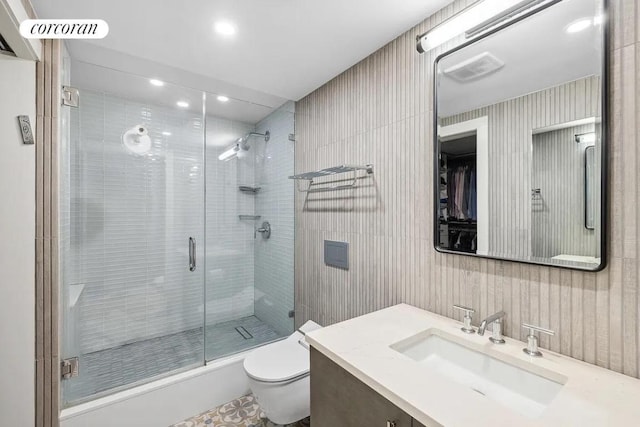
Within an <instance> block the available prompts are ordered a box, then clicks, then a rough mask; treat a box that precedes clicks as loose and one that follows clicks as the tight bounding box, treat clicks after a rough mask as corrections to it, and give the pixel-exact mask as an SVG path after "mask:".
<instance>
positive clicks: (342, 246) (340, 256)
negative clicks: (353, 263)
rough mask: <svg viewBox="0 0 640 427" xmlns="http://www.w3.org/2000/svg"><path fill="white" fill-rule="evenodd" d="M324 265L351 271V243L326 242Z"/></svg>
mask: <svg viewBox="0 0 640 427" xmlns="http://www.w3.org/2000/svg"><path fill="white" fill-rule="evenodd" d="M324 263H325V264H326V265H329V266H331V267H338V268H342V269H344V270H348V269H349V243H347V242H335V241H333V240H325V241H324Z"/></svg>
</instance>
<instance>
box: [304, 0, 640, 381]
mask: <svg viewBox="0 0 640 427" xmlns="http://www.w3.org/2000/svg"><path fill="white" fill-rule="evenodd" d="M471 3H472V0H460V1H456V2H454V3H453V4H451V5H449V6H447V7H446V8H444V9H443V10H441V11H439V12H438V13H436V14H434V15H433V16H431V17H429V18H428V19H426V20H425V21H424V22H422V23H420V24H419V25H417V26H416V27H415V28H413V29H411V30H409V31H408V32H406V33H405V34H403V35H401V36H400V37H398V38H397V39H396V40H394V41H392V42H391V43H389V44H388V45H386V46H385V47H383V48H381V49H380V50H378V51H377V52H375V53H374V54H372V55H371V56H369V57H368V58H366V59H364V60H363V61H361V62H360V63H358V64H356V65H355V66H354V67H352V68H351V69H349V70H347V71H345V72H344V73H342V74H341V75H339V76H338V77H336V78H335V79H333V80H332V81H330V82H329V83H327V84H326V85H324V86H322V87H321V88H319V89H318V90H316V91H314V92H313V93H311V94H309V95H308V96H307V97H305V98H304V99H302V100H301V101H300V102H298V103H297V104H296V139H297V143H296V162H295V168H296V172H298V173H299V172H305V171H309V170H315V169H318V168H323V167H329V166H335V165H340V164H345V163H354V164H364V163H373V164H374V168H375V173H374V175H373V176H372V177H371V178H370V179H368V180H367V182H366V183H364V182H363V185H364V187H363V188H360V189H358V190H354V191H352V192H346V193H345V192H343V193H342V194H333V195H331V196H329V197H327V196H326V193H325V196H323V198H321V197H313V198H312V197H311V196H309V197H307V198H305V197H304V195H297V196H296V270H295V272H296V276H295V283H296V324H301V323H302V322H303V321H305V320H307V319H309V318H311V319H314V320H316V321H318V322H320V323H321V324H324V325H327V324H331V323H334V322H338V321H341V320H345V319H348V318H351V317H354V316H358V315H361V314H364V313H367V312H371V311H373V310H377V309H380V308H383V307H386V306H390V305H393V304H396V303H400V302H407V303H409V304H413V305H415V306H418V307H422V308H425V309H427V310H430V311H433V312H436V313H439V314H442V315H445V316H448V317H452V318H457V319H460V317H459V314H458V313H455V312H454V310H453V309H452V305H453V304H456V303H461V304H464V305H469V306H472V307H474V308H476V310H477V311H478V312H477V313H476V316H475V318H476V319H481V318H483V317H484V316H486V315H487V314H490V313H493V312H495V311H498V310H500V309H504V310H505V311H506V312H507V315H508V318H507V322H506V328H505V329H506V331H505V332H506V334H507V335H508V336H511V337H515V338H519V339H524V338H525V333H524V332H523V331H522V328H521V327H520V323H521V322H524V321H526V322H530V323H534V324H539V325H541V326H545V327H549V328H551V329H553V330H555V331H556V332H557V334H556V336H554V337H546V336H543V337H541V345H542V346H543V347H545V348H550V349H552V350H554V351H558V352H560V353H563V354H566V355H570V356H572V357H575V358H577V359H581V360H585V361H587V362H590V363H595V364H597V365H600V366H603V367H606V368H610V369H613V370H615V371H619V372H623V373H625V374H628V375H631V376H634V377H638V376H639V368H640V366H639V365H640V356H639V349H638V345H639V343H640V336H639V331H640V329H639V326H638V324H639V320H640V319H639V315H640V309H639V301H638V273H639V271H638V269H639V268H640V253H639V249H640V248H639V241H638V221H639V219H640V210H639V209H638V208H639V207H638V187H639V186H640V175H639V174H638V167H637V162H638V146H637V144H636V139H637V136H638V135H639V134H640V124H638V123H640V105H638V103H639V100H640V93H639V92H638V91H639V89H638V88H639V87H640V86H639V83H640V82H639V77H640V26H639V25H638V23H639V22H640V0H635V1H634V0H612V1H611V2H610V5H611V11H610V17H611V20H612V46H611V53H610V59H611V65H610V92H609V96H610V103H611V106H610V114H611V117H610V119H611V129H610V132H609V135H608V136H609V138H608V147H609V150H610V151H609V153H610V160H609V172H608V180H609V197H610V200H609V203H608V206H607V210H608V212H609V222H608V226H607V235H608V239H609V244H608V249H609V254H608V267H607V268H606V269H605V270H604V271H601V272H598V273H587V272H580V271H571V270H563V269H558V268H550V267H543V266H534V265H526V264H518V263H512V262H506V261H495V260H487V259H476V258H471V257H466V256H459V255H449V254H441V253H438V252H436V251H435V250H434V248H433V231H432V228H433V227H432V224H433V206H432V194H431V188H432V179H433V178H432V176H433V174H432V164H433V161H432V160H433V157H432V156H433V149H432V144H433V141H432V129H433V119H432V117H433V116H432V114H433V111H432V109H433V95H432V87H433V86H432V84H433V80H432V78H433V76H432V70H433V68H432V66H433V62H434V60H435V58H436V57H437V56H438V55H440V54H441V53H444V52H445V51H447V50H449V49H451V48H452V47H454V43H448V44H447V45H445V46H442V47H440V48H438V49H436V50H434V51H432V52H429V53H427V54H423V55H419V54H418V53H417V52H416V48H415V43H416V36H417V35H418V34H421V33H424V32H426V31H427V30H429V29H430V28H433V27H434V26H436V25H437V24H438V23H441V22H443V21H444V20H445V19H447V18H449V17H451V16H452V15H454V14H455V13H456V12H458V11H460V10H462V9H463V8H464V7H465V6H467V5H469V4H471ZM320 194H322V193H320ZM323 239H333V240H346V241H349V243H350V250H351V254H350V256H351V259H350V262H351V269H350V270H349V271H343V270H338V269H332V268H329V267H326V266H325V265H324V263H323V260H322V241H323Z"/></svg>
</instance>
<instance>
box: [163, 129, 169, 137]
mask: <svg viewBox="0 0 640 427" xmlns="http://www.w3.org/2000/svg"><path fill="white" fill-rule="evenodd" d="M162 134H163V135H164V136H171V132H167V131H166V130H165V131H164V132H162Z"/></svg>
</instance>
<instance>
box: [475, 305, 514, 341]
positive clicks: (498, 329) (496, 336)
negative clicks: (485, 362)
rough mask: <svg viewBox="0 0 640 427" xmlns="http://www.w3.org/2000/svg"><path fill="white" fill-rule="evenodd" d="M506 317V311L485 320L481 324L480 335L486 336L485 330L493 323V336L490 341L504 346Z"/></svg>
mask: <svg viewBox="0 0 640 427" xmlns="http://www.w3.org/2000/svg"><path fill="white" fill-rule="evenodd" d="M506 315H507V313H505V312H504V311H499V312H497V313H495V314H492V315H491V316H489V317H487V318H486V319H484V320H483V321H482V322H481V323H480V327H479V328H478V335H480V336H482V335H484V330H485V329H486V328H487V325H490V324H491V323H493V327H492V329H491V331H492V334H491V335H492V336H490V337H489V341H491V342H492V343H494V344H504V343H505V341H504V338H503V336H502V318H503V317H505V316H506Z"/></svg>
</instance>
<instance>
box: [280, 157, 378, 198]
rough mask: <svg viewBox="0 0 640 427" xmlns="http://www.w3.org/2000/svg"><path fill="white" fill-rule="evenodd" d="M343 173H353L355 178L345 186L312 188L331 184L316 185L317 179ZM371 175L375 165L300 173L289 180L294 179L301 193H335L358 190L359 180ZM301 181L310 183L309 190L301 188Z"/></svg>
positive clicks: (338, 167) (349, 166) (345, 166)
mask: <svg viewBox="0 0 640 427" xmlns="http://www.w3.org/2000/svg"><path fill="white" fill-rule="evenodd" d="M360 171H364V172H365V173H364V174H361V173H360ZM343 173H353V177H352V178H351V183H349V184H344V185H334V186H326V187H318V188H311V187H312V186H314V185H322V184H329V182H321V183H315V182H313V180H314V179H315V178H320V177H326V176H332V175H339V174H343ZM371 174H373V165H371V164H367V165H364V166H359V165H355V166H354V165H342V166H334V167H332V168H326V169H320V170H317V171H313V172H305V173H299V174H296V175H292V176H290V177H289V179H294V180H296V181H297V182H298V191H300V192H301V193H316V192H319V191H335V190H347V189H350V188H356V187H357V183H358V179H359V178H365V177H366V176H367V175H371ZM300 181H309V185H308V186H307V188H301V187H300Z"/></svg>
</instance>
